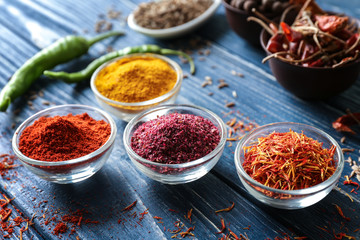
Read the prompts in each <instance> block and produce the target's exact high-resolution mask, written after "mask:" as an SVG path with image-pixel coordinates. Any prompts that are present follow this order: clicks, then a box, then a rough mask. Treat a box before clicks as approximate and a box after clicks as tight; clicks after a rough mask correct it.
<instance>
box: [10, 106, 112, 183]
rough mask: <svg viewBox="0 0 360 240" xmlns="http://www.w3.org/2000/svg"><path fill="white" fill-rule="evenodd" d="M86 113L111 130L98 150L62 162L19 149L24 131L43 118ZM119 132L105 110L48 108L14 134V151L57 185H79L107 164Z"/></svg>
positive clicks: (86, 107)
mask: <svg viewBox="0 0 360 240" xmlns="http://www.w3.org/2000/svg"><path fill="white" fill-rule="evenodd" d="M85 112H86V113H88V114H89V116H91V117H92V118H94V119H95V120H104V121H105V122H107V123H109V124H110V127H111V133H110V136H109V139H108V140H107V141H106V143H105V144H104V145H103V146H101V147H100V148H99V149H97V150H96V151H94V152H92V153H90V154H88V155H85V156H82V157H80V158H76V159H70V160H66V161H61V162H47V161H40V160H37V159H32V158H29V157H27V156H25V155H24V154H23V153H22V152H21V151H20V150H19V141H20V136H21V134H22V132H23V131H24V129H25V128H26V127H28V126H30V125H32V124H33V123H34V121H36V120H37V119H39V118H40V117H53V116H65V115H68V114H69V113H72V114H73V115H76V114H81V113H85ZM116 132H117V128H116V124H115V122H114V120H113V119H112V118H111V116H110V115H109V114H107V113H106V112H104V111H102V110H99V109H97V108H94V107H91V106H85V105H76V104H69V105H61V106H56V107H52V108H48V109H45V110H43V111H40V112H38V113H36V114H34V115H32V116H31V117H29V118H28V119H26V120H25V121H24V122H23V123H22V124H21V125H20V126H19V127H18V129H17V130H16V131H15V133H14V136H13V138H12V148H13V151H14V153H15V154H16V156H17V157H18V158H19V159H20V161H21V162H22V164H23V165H24V166H25V167H26V168H27V169H29V170H30V171H31V172H32V173H33V174H35V175H37V176H38V177H40V178H42V179H44V180H46V181H49V182H54V183H61V184H67V183H76V182H80V181H83V180H85V179H87V178H89V177H91V176H92V175H93V174H95V173H96V172H97V171H99V170H100V169H101V167H102V166H103V165H104V164H105V162H106V160H107V159H108V158H109V156H110V153H111V151H112V149H113V147H114V142H115V136H116Z"/></svg>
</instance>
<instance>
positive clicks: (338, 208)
mask: <svg viewBox="0 0 360 240" xmlns="http://www.w3.org/2000/svg"><path fill="white" fill-rule="evenodd" d="M333 205H334V206H335V208H336V210H337V212H338V213H339V215H340V216H341V217H342V218H343V219H345V220H346V221H350V218H349V217H345V215H344V213H343V211H342V209H341V207H339V206H338V205H336V204H335V203H333Z"/></svg>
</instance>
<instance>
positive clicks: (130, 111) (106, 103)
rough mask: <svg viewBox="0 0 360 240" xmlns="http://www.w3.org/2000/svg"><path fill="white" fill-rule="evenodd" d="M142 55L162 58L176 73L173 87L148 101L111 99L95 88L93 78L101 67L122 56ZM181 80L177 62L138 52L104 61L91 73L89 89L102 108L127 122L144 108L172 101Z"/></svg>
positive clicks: (180, 71)
mask: <svg viewBox="0 0 360 240" xmlns="http://www.w3.org/2000/svg"><path fill="white" fill-rule="evenodd" d="M142 56H143V57H153V58H158V59H161V60H164V61H165V62H167V63H168V64H169V65H170V66H171V67H172V68H173V69H174V70H175V72H176V74H177V80H176V83H175V85H174V87H173V89H171V90H170V91H169V92H167V93H165V94H164V95H162V96H159V97H157V98H154V99H151V100H148V101H144V102H134V103H126V102H119V101H115V100H111V99H109V98H107V97H105V96H103V95H102V94H101V93H100V92H99V91H98V90H97V88H96V86H95V80H96V77H97V75H98V73H99V72H100V71H101V70H102V69H103V68H105V67H107V66H108V65H109V64H111V63H113V62H116V61H118V60H120V59H123V58H131V57H142ZM182 80H183V73H182V70H181V68H180V66H179V64H177V63H176V62H174V61H173V60H171V59H169V58H167V57H164V56H161V55H157V54H150V53H146V54H142V53H140V54H130V55H126V56H123V57H119V58H115V59H113V60H111V61H109V62H107V63H104V64H103V65H101V66H100V67H99V68H98V69H97V70H96V71H95V72H94V73H93V75H92V77H91V82H90V85H91V90H92V91H93V93H94V95H95V98H96V100H97V101H98V103H99V104H100V106H101V107H102V108H103V109H105V110H106V111H108V112H110V113H111V114H113V115H114V116H116V117H118V118H120V119H122V120H124V121H127V122H128V121H130V120H131V119H132V118H133V117H135V116H136V115H137V114H139V113H140V112H142V111H144V110H147V109H149V108H152V107H155V106H157V105H159V104H171V103H174V102H175V100H176V97H177V95H178V94H179V91H180V88H181V84H182Z"/></svg>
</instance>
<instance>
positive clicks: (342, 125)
mask: <svg viewBox="0 0 360 240" xmlns="http://www.w3.org/2000/svg"><path fill="white" fill-rule="evenodd" d="M359 122H360V113H351V114H346V115H343V116H341V117H339V118H338V119H336V120H335V121H334V122H333V123H332V127H333V128H334V129H335V130H336V131H339V132H348V133H352V134H355V132H354V131H353V130H352V129H351V128H350V126H352V125H355V124H358V123H359Z"/></svg>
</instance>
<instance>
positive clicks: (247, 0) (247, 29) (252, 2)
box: [222, 0, 294, 46]
mask: <svg viewBox="0 0 360 240" xmlns="http://www.w3.org/2000/svg"><path fill="white" fill-rule="evenodd" d="M222 3H223V5H224V7H225V13H226V19H227V21H228V23H229V25H230V27H231V28H232V30H233V31H234V32H235V33H236V34H237V35H239V36H240V37H241V38H244V39H245V40H247V41H248V42H249V43H251V44H253V45H258V46H260V42H259V36H260V32H261V29H262V28H261V26H260V25H259V24H257V23H256V22H255V21H256V19H255V17H256V16H266V17H267V18H270V19H272V18H276V17H277V16H279V15H280V14H281V13H282V12H283V11H284V10H285V9H287V8H289V7H290V9H294V7H292V6H290V3H289V1H288V0H262V1H261V0H222Z"/></svg>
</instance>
